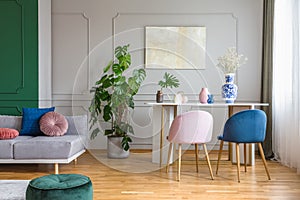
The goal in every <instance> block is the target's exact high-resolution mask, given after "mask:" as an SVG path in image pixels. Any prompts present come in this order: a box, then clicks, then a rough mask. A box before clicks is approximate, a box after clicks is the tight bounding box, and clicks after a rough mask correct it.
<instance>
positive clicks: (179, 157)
mask: <svg viewBox="0 0 300 200" xmlns="http://www.w3.org/2000/svg"><path fill="white" fill-rule="evenodd" d="M180 168H181V144H178V167H177V181H180Z"/></svg>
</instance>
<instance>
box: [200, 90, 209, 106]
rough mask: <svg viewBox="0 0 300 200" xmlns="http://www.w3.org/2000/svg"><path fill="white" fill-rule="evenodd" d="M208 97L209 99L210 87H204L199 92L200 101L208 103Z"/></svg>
mask: <svg viewBox="0 0 300 200" xmlns="http://www.w3.org/2000/svg"><path fill="white" fill-rule="evenodd" d="M207 99H208V89H207V88H202V89H201V92H200V94H199V101H200V103H207Z"/></svg>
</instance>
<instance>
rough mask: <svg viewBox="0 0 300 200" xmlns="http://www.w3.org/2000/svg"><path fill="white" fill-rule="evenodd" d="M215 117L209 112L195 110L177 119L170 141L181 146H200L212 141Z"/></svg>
mask: <svg viewBox="0 0 300 200" xmlns="http://www.w3.org/2000/svg"><path fill="white" fill-rule="evenodd" d="M212 129H213V117H212V115H211V114H210V113H209V112H206V111H201V110H195V111H189V112H185V113H183V114H181V115H178V116H176V117H175V119H174V120H173V122H172V125H171V127H170V131H169V136H168V140H169V141H170V142H173V143H181V144H196V143H198V144H200V143H206V142H209V141H210V140H211V137H212Z"/></svg>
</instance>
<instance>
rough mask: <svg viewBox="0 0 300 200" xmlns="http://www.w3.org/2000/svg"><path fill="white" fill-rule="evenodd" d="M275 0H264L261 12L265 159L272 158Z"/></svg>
mask: <svg viewBox="0 0 300 200" xmlns="http://www.w3.org/2000/svg"><path fill="white" fill-rule="evenodd" d="M274 3H275V0H264V11H263V55H262V93H261V101H262V102H264V103H269V104H270V106H269V107H263V110H264V111H265V112H266V114H267V116H268V121H267V132H266V139H265V141H264V143H263V148H264V152H265V156H266V158H269V159H270V158H272V157H273V152H272V87H273V35H274V34H273V30H274V28H273V27H274Z"/></svg>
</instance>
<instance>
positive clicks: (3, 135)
mask: <svg viewBox="0 0 300 200" xmlns="http://www.w3.org/2000/svg"><path fill="white" fill-rule="evenodd" d="M18 135H19V131H17V130H15V129H11V128H0V140H6V139H13V138H16V137H17V136H18Z"/></svg>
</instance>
